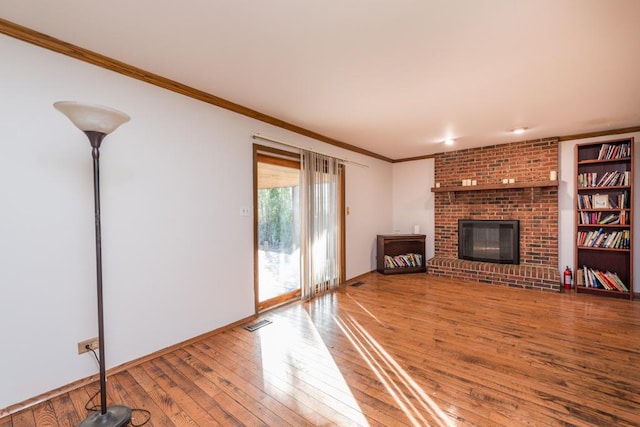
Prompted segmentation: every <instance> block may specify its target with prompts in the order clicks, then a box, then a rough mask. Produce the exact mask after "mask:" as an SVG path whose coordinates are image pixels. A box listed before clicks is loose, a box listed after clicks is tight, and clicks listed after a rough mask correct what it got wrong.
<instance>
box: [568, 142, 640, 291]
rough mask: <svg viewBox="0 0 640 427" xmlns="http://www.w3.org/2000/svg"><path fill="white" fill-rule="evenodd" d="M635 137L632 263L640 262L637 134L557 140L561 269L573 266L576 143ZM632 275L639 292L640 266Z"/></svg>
mask: <svg viewBox="0 0 640 427" xmlns="http://www.w3.org/2000/svg"><path fill="white" fill-rule="evenodd" d="M629 137H634V141H635V142H634V160H636V162H635V165H634V178H633V182H634V188H635V191H634V193H633V197H632V200H633V204H634V206H633V208H634V214H635V215H634V216H633V227H634V230H635V234H634V238H633V247H634V248H636V250H635V251H634V254H633V255H634V257H633V265H634V266H637V265H640V250H638V248H640V246H638V245H639V244H640V238H639V237H638V234H639V233H638V230H640V228H638V227H639V221H640V215H638V212H640V211H639V210H638V209H639V208H640V200H639V199H640V198H639V197H638V194H639V192H638V190H637V188H638V186H639V185H640V171H639V170H638V169H639V168H638V161H637V159H638V156H639V155H640V133H628V134H621V135H607V136H604V137H597V138H587V139H580V140H575V141H564V142H561V143H560V171H559V173H558V179H559V180H560V183H559V184H560V186H559V188H558V205H559V206H558V208H559V212H558V229H559V233H558V234H559V239H558V240H559V242H558V261H559V264H560V265H559V266H558V267H559V268H560V271H561V272H562V271H563V270H564V268H565V267H566V266H569V267H571V269H572V270H573V268H574V251H573V245H574V241H575V236H574V232H575V215H574V205H575V204H576V202H575V201H574V193H575V184H576V178H575V167H574V163H575V158H574V156H575V154H574V153H575V146H576V145H578V144H584V143H588V142H599V141H612V140H616V139H622V138H629ZM634 273H635V274H634V277H633V288H634V289H635V291H636V292H639V291H640V277H638V276H640V271H639V269H637V268H636V269H635V272H634Z"/></svg>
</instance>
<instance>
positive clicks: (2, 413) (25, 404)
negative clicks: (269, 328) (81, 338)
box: [0, 315, 257, 418]
mask: <svg viewBox="0 0 640 427" xmlns="http://www.w3.org/2000/svg"><path fill="white" fill-rule="evenodd" d="M256 317H257V316H255V315H251V316H248V317H245V318H244V319H241V320H238V321H236V322H233V323H230V324H228V325H226V326H223V327H221V328H218V329H214V330H213V331H209V332H205V333H204V334H202V335H198V336H196V337H193V338H189V339H188V340H185V341H181V342H179V343H177V344H174V345H172V346H169V347H166V348H163V349H161V350H158V351H154V352H153V353H150V354H147V355H146V356H142V357H139V358H137V359H134V360H132V361H129V362H125V363H123V364H121V365H118V366H114V367H113V368H111V369H108V370H107V376H109V375H115V374H117V373H119V372H123V371H126V370H127V369H130V368H133V367H135V366H138V365H140V364H142V363H144V362H147V361H149V360H151V359H155V358H157V357H160V356H163V355H165V354H167V353H171V352H172V351H174V350H177V349H179V348H181V347H186V346H188V345H191V344H193V343H194V342H198V341H201V340H203V339H205V338H208V337H211V336H213V335H216V334H219V333H220V332H224V331H226V330H228V329H231V328H233V327H236V326H238V325H241V324H244V323H246V322H248V321H249V320H253V319H255V318H256ZM99 379H100V375H99V374H94V375H91V376H89V377H86V378H82V379H79V380H77V381H74V382H72V383H69V384H66V385H64V386H62V387H59V388H56V389H54V390H51V391H48V392H46V393H42V394H40V395H38V396H35V397H32V398H30V399H27V400H25V401H22V402H19V403H16V404H13V405H10V406H7V407H6V408H4V409H0V418H3V417H6V416H8V415H12V414H15V413H16V412H20V411H22V410H24V409H27V408H30V407H32V406H35V405H37V404H39V403H42V402H45V401H47V400H50V399H53V398H55V397H58V396H61V395H63V394H65V393H69V392H70V391H72V390H75V389H78V388H81V387H84V386H86V385H88V384H91V383H92V382H95V381H98V380H99Z"/></svg>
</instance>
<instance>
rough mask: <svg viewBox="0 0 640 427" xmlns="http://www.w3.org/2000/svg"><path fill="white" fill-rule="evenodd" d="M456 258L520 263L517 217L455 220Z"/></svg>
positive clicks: (497, 262)
mask: <svg viewBox="0 0 640 427" xmlns="http://www.w3.org/2000/svg"><path fill="white" fill-rule="evenodd" d="M458 258H460V259H466V260H471V261H482V262H493V263H496V264H520V222H519V221H518V220H472V219H460V220H458Z"/></svg>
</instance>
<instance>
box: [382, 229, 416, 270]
mask: <svg viewBox="0 0 640 427" xmlns="http://www.w3.org/2000/svg"><path fill="white" fill-rule="evenodd" d="M426 237H427V236H426V235H424V234H379V235H378V243H377V252H376V270H377V271H378V272H379V273H382V274H401V273H424V272H425V271H427V267H426V260H425V259H424V258H425V257H424V251H425V249H424V248H425V239H426Z"/></svg>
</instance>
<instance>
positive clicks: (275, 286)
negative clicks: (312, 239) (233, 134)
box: [255, 153, 300, 311]
mask: <svg viewBox="0 0 640 427" xmlns="http://www.w3.org/2000/svg"><path fill="white" fill-rule="evenodd" d="M256 178H257V179H256V194H255V197H256V211H257V215H256V217H257V224H256V225H257V226H256V235H257V241H256V246H257V265H258V268H257V289H256V294H257V306H258V311H262V310H264V309H266V308H269V307H272V306H274V305H278V304H280V303H282V302H284V301H288V300H290V299H292V298H296V297H299V295H300V162H299V161H298V160H293V159H289V158H282V157H277V156H274V155H268V154H261V153H258V154H257V155H256Z"/></svg>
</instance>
